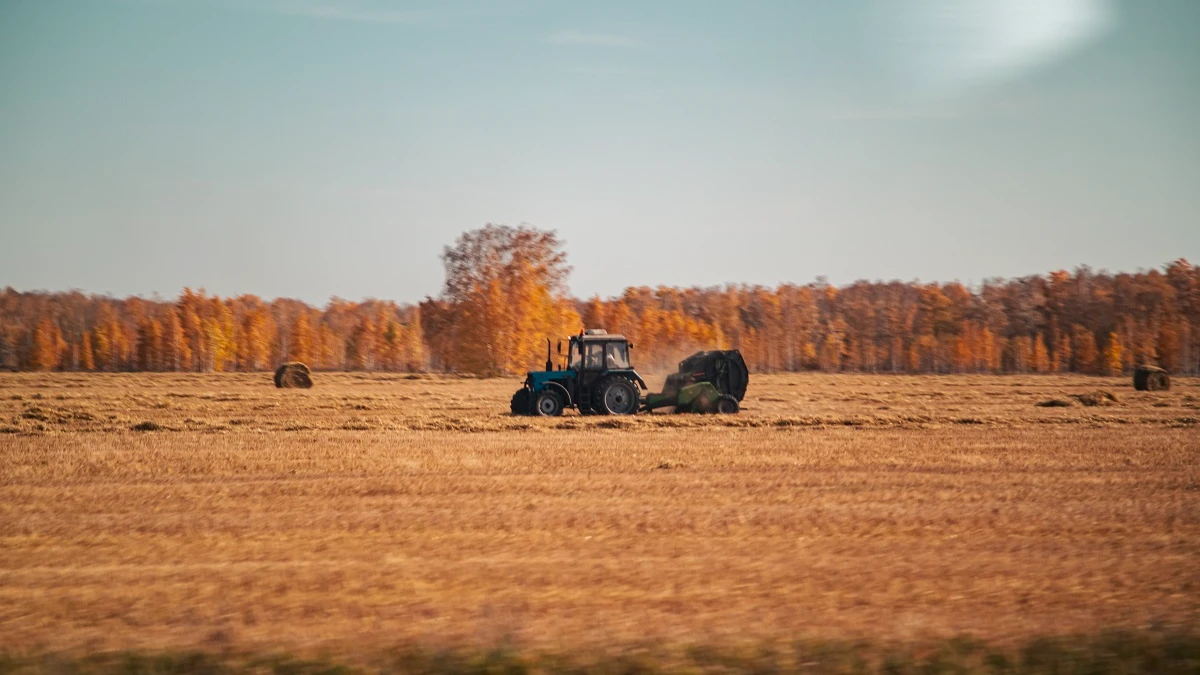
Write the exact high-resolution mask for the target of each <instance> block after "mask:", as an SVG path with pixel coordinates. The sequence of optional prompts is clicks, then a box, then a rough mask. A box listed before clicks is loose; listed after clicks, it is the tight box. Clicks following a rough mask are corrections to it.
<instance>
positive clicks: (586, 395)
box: [511, 328, 646, 417]
mask: <svg viewBox="0 0 1200 675" xmlns="http://www.w3.org/2000/svg"><path fill="white" fill-rule="evenodd" d="M632 346H633V345H631V344H629V341H628V340H626V339H625V336H623V335H609V334H608V333H607V332H606V331H604V330H603V329H600V328H591V329H588V330H586V331H583V332H581V333H580V334H579V335H573V336H571V338H570V345H569V347H568V353H567V365H566V367H565V368H561V369H559V370H555V369H554V361H553V359H552V358H551V356H550V340H549V338H547V339H546V369H545V370H543V371H530V372H529V374H528V375H527V376H526V378H525V385H524V386H523V387H521V388H520V389H518V390H517V392H516V393H515V394H513V397H512V402H511V408H512V413H513V414H514V415H542V416H547V417H557V416H558V415H561V414H562V412H563V410H564V409H566V408H577V409H578V410H579V412H580V413H582V414H584V415H632V414H634V413H636V412H637V411H638V407H639V406H640V405H641V396H640V395H639V392H638V388H639V387H641V388H642V389H645V388H646V381H645V380H643V379H642V377H641V376H640V375H638V374H637V371H636V370H634V369H633V368H632V367H631V366H630V364H629V348H630V347H632ZM558 351H559V353H560V354H561V353H562V342H561V341H560V342H559V343H558Z"/></svg>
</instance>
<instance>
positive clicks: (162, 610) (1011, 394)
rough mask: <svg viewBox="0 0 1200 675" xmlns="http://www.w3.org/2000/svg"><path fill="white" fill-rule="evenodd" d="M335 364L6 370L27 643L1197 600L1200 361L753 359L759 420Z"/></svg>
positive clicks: (735, 627)
mask: <svg viewBox="0 0 1200 675" xmlns="http://www.w3.org/2000/svg"><path fill="white" fill-rule="evenodd" d="M317 378H318V380H319V384H318V386H317V387H315V388H313V389H290V390H280V389H276V388H275V387H274V386H273V383H272V380H271V375H270V374H269V373H267V374H259V375H245V374H212V375H191V374H73V373H53V374H28V373H17V374H0V448H2V450H0V452H2V454H3V463H2V464H0V650H8V651H18V652H26V651H53V650H66V651H77V652H82V651H96V650H103V649H126V648H132V649H151V650H155V649H184V648H194V647H200V648H214V649H230V648H231V649H244V650H295V651H297V652H313V651H318V650H320V651H324V650H332V651H338V650H347V651H349V650H357V651H360V652H361V651H372V650H384V649H387V648H390V647H392V646H394V645H397V644H414V643H415V644H423V645H434V646H453V645H466V646H480V645H489V644H495V643H496V642H498V641H501V640H506V639H507V640H511V641H512V642H513V643H514V644H518V645H528V646H531V647H536V648H539V649H549V650H569V649H583V648H597V649H604V648H611V647H612V646H613V645H628V644H634V643H638V644H641V643H645V642H647V641H649V642H653V643H658V644H680V645H685V644H718V645H723V644H744V643H772V642H778V641H787V640H793V639H800V638H803V639H834V640H844V639H860V638H861V639H871V640H883V641H916V640H924V639H938V638H945V637H949V636H954V635H959V634H969V635H972V636H975V637H977V638H980V639H985V640H988V641H992V642H995V643H997V644H1018V643H1022V642H1025V641H1028V640H1030V639H1032V638H1036V637H1040V636H1047V635H1063V634H1073V633H1078V634H1095V633H1098V632H1101V631H1104V630H1109V629H1129V630H1135V631H1136V630H1144V629H1147V628H1156V629H1157V628H1164V629H1178V630H1184V631H1190V630H1194V629H1196V628H1197V626H1198V625H1200V624H1198V620H1200V571H1198V570H1200V461H1198V459H1200V380H1197V379H1195V378H1175V381H1174V382H1173V383H1172V384H1173V385H1174V386H1173V387H1172V389H1171V390H1170V391H1165V392H1137V391H1134V390H1133V388H1132V386H1131V383H1130V382H1129V379H1128V378H1088V377H1076V376H1028V377H1016V376H1011V377H990V376H947V377H932V376H930V377H921V376H913V377H906V376H851V375H844V376H843V375H839V376H830V375H766V376H762V375H756V376H754V379H753V380H752V381H751V385H750V390H749V392H748V394H747V397H746V400H745V401H744V403H743V412H742V413H741V414H740V415H737V416H675V415H667V414H662V415H653V416H639V417H636V418H597V417H588V418H583V417H579V416H576V415H573V414H568V415H566V416H564V417H561V418H557V419H540V418H524V417H512V416H510V415H508V414H507V409H508V397H509V395H510V394H511V393H512V390H513V389H514V388H515V387H516V385H517V382H518V381H517V380H516V379H512V380H503V381H501V380H473V379H460V378H448V377H434V376H405V375H373V374H346V373H318V374H317ZM650 381H651V384H652V385H658V384H659V383H661V381H662V378H661V377H658V378H650ZM1098 390H1105V391H1110V392H1113V393H1114V394H1115V395H1116V396H1115V398H1116V400H1115V401H1113V402H1112V405H1107V406H1104V407H1099V408H1092V407H1087V406H1076V405H1070V406H1042V405H1039V403H1041V402H1044V401H1048V400H1062V401H1070V400H1073V399H1072V397H1073V396H1080V395H1086V394H1088V393H1090V392H1096V391H1098Z"/></svg>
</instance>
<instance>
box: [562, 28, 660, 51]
mask: <svg viewBox="0 0 1200 675" xmlns="http://www.w3.org/2000/svg"><path fill="white" fill-rule="evenodd" d="M546 42H549V43H550V44H553V45H576V46H583V47H619V48H624V49H629V48H631V47H636V46H637V43H636V42H634V41H633V40H632V39H630V38H627V37H624V36H622V35H614V34H612V33H584V32H582V31H577V30H560V31H556V32H554V33H551V34H550V35H549V37H547V38H546Z"/></svg>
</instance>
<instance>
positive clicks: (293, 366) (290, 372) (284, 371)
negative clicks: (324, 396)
mask: <svg viewBox="0 0 1200 675" xmlns="http://www.w3.org/2000/svg"><path fill="white" fill-rule="evenodd" d="M275 386H276V387H278V388H280V389H308V388H309V387H311V386H313V381H312V374H311V372H310V371H309V370H308V366H306V365H304V364H303V363H300V362H299V361H292V362H290V363H285V364H283V365H282V366H279V367H278V368H276V369H275Z"/></svg>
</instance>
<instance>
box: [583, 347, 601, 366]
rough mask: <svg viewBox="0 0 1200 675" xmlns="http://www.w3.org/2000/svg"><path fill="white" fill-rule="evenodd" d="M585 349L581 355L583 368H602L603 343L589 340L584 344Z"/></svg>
mask: <svg viewBox="0 0 1200 675" xmlns="http://www.w3.org/2000/svg"><path fill="white" fill-rule="evenodd" d="M585 347H586V348H587V351H586V352H585V353H584V357H583V367H584V369H585V370H604V343H602V342H590V343H587V344H586V345H585Z"/></svg>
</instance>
